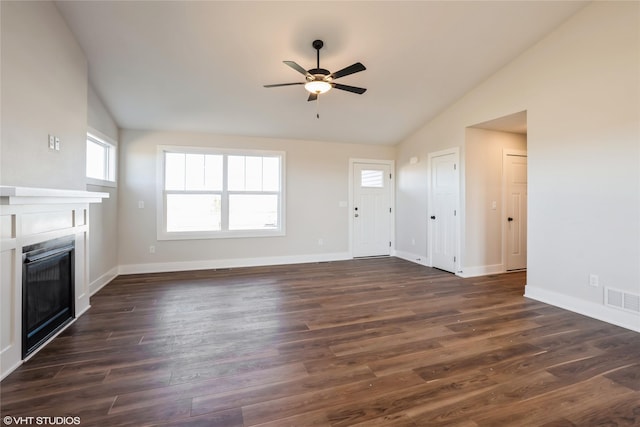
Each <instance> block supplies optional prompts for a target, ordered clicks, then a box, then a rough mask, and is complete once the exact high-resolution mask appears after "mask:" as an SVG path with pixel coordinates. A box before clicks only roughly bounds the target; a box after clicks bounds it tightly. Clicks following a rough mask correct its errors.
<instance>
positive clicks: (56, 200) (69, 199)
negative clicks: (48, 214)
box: [0, 185, 109, 205]
mask: <svg viewBox="0 0 640 427" xmlns="http://www.w3.org/2000/svg"><path fill="white" fill-rule="evenodd" d="M108 197H109V193H97V192H94V191H82V190H60V189H55V188H34V187H12V186H7V185H0V204H2V205H34V204H35V205H38V204H41V205H48V204H60V203H63V204H64V203H100V202H101V201H102V199H106V198H108Z"/></svg>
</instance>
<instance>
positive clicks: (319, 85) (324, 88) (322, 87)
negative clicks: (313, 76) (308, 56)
mask: <svg viewBox="0 0 640 427" xmlns="http://www.w3.org/2000/svg"><path fill="white" fill-rule="evenodd" d="M331 87H332V86H331V83H329V82H325V81H323V80H313V81H310V82H307V83H305V84H304V88H305V89H306V90H307V91H308V92H310V93H315V94H316V95H320V94H321V93H326V92H329V90H331Z"/></svg>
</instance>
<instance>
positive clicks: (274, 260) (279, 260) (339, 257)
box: [118, 252, 352, 275]
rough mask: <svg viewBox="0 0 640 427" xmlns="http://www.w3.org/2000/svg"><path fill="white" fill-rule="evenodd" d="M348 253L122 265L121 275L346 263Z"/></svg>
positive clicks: (348, 256) (349, 256) (349, 255)
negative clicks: (314, 263) (315, 263)
mask: <svg viewBox="0 0 640 427" xmlns="http://www.w3.org/2000/svg"><path fill="white" fill-rule="evenodd" d="M351 258H352V257H351V254H349V253H347V252H334V253H327V254H310V255H293V256H275V257H260V258H230V259H216V260H200V261H177V262H158V263H148V264H127V265H120V267H119V268H118V273H119V274H123V275H125V274H142V273H167V272H172V271H191V270H212V269H217V268H240V267H262V266H271V265H285V264H304V263H313V262H329V261H344V260H348V259H351Z"/></svg>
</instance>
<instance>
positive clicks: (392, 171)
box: [347, 158, 396, 258]
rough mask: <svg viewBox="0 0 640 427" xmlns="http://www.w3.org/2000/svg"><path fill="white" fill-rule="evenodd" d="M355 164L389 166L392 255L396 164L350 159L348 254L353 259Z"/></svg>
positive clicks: (377, 160)
mask: <svg viewBox="0 0 640 427" xmlns="http://www.w3.org/2000/svg"><path fill="white" fill-rule="evenodd" d="M356 163H365V164H371V165H385V166H389V173H390V174H391V184H390V188H389V190H390V192H389V198H390V200H389V204H390V205H391V207H392V208H391V219H390V221H391V223H390V225H389V227H390V228H391V229H390V230H389V239H391V248H390V249H389V254H390V255H392V254H393V250H394V248H395V247H396V169H395V167H396V162H395V160H384V159H357V158H350V159H349V172H348V175H349V189H348V194H349V200H348V208H347V215H349V254H350V258H353V208H354V206H353V184H354V182H355V181H354V177H353V166H354V165H355V164H356Z"/></svg>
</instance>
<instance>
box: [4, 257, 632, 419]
mask: <svg viewBox="0 0 640 427" xmlns="http://www.w3.org/2000/svg"><path fill="white" fill-rule="evenodd" d="M524 285H525V274H524V273H511V274H504V275H495V276H487V277H481V278H474V279H461V278H458V277H456V276H453V275H451V274H448V273H444V272H442V271H439V270H435V269H430V268H426V267H422V266H419V265H416V264H412V263H409V262H406V261H403V260H400V259H397V258H378V259H360V260H352V261H344V262H332V263H319V264H303V265H292V266H276V267H259V268H240V269H232V270H217V271H197V272H184V273H171V274H147V275H132V276H121V277H118V278H117V279H116V280H114V281H113V282H112V283H111V284H109V285H108V286H106V287H105V288H104V289H102V290H101V291H100V292H99V293H97V294H96V295H94V296H93V297H92V298H91V304H92V308H91V309H90V310H89V311H88V312H87V313H86V314H85V315H83V316H82V317H80V318H79V319H78V320H77V321H76V322H75V323H74V324H73V325H72V326H71V327H70V328H69V329H67V330H66V331H65V332H64V333H63V334H61V335H60V336H59V337H57V338H56V339H55V340H54V341H53V342H52V343H50V344H49V345H48V346H47V347H46V348H44V349H43V350H42V351H40V352H39V353H38V354H36V355H35V356H34V357H33V358H32V359H31V360H29V361H28V362H26V363H25V364H24V365H23V366H21V367H20V368H19V369H17V370H16V371H15V372H13V373H12V374H11V375H10V376H8V377H7V378H6V379H5V380H4V381H2V383H1V384H0V397H1V400H2V402H1V415H2V416H3V417H4V416H13V417H20V416H23V417H26V416H31V417H38V416H41V417H42V416H49V417H55V416H74V417H76V416H77V417H80V421H81V423H80V425H81V426H151V425H153V426H155V425H158V426H213V427H216V426H224V427H235V426H262V427H266V426H270V427H271V426H273V427H275V426H277V427H283V426H296V427H298V426H333V427H339V426H367V427H375V426H394V427H399V426H464V427H478V426H546V427H550V426H601V425H607V426H640V334H638V333H635V332H632V331H628V330H625V329H622V328H618V327H616V326H612V325H609V324H606V323H603V322H599V321H596V320H593V319H590V318H586V317H583V316H580V315H577V314H574V313H570V312H567V311H563V310H561V309H558V308H555V307H552V306H548V305H545V304H542V303H539V302H536V301H532V300H528V299H525V298H524V297H523V296H522V294H523V291H524Z"/></svg>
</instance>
